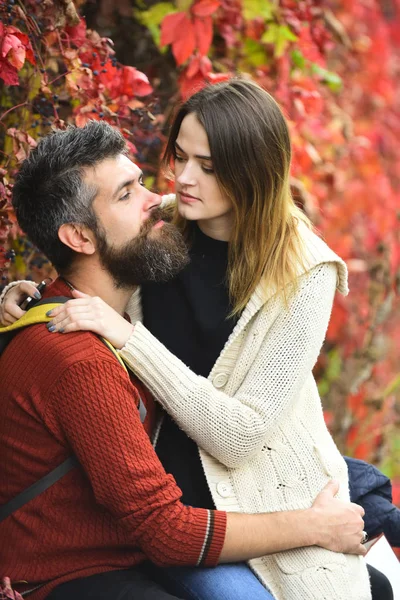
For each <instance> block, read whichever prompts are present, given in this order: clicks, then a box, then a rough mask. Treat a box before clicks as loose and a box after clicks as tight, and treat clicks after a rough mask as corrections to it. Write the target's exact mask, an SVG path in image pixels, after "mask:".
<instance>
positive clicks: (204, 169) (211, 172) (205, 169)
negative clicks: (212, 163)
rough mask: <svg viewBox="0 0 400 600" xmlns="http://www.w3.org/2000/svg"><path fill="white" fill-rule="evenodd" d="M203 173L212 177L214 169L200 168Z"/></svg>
mask: <svg viewBox="0 0 400 600" xmlns="http://www.w3.org/2000/svg"><path fill="white" fill-rule="evenodd" d="M201 168H202V169H203V171H204V173H207V175H212V174H213V173H214V169H211V168H210V167H201Z"/></svg>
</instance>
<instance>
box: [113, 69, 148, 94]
mask: <svg viewBox="0 0 400 600" xmlns="http://www.w3.org/2000/svg"><path fill="white" fill-rule="evenodd" d="M152 91H153V88H152V87H151V85H150V83H149V80H148V79H147V77H146V75H145V74H144V73H142V72H141V71H138V70H137V69H135V67H124V68H123V70H122V90H121V93H123V94H126V95H127V96H148V95H149V94H151V93H152Z"/></svg>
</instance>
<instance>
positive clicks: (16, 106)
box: [0, 101, 28, 125]
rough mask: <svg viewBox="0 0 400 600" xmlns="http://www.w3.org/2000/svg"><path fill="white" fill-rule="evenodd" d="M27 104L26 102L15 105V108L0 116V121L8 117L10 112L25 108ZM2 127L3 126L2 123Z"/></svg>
mask: <svg viewBox="0 0 400 600" xmlns="http://www.w3.org/2000/svg"><path fill="white" fill-rule="evenodd" d="M27 104H28V102H27V101H25V102H22V103H21V104H16V105H15V106H12V107H11V108H9V109H8V110H6V112H5V113H3V114H2V115H1V116H0V121H2V120H3V119H4V117H6V116H7V115H8V113H10V112H11V111H13V110H15V109H16V108H21V106H26V105H27ZM3 125H4V123H3Z"/></svg>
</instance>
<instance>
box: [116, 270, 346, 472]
mask: <svg viewBox="0 0 400 600" xmlns="http://www.w3.org/2000/svg"><path fill="white" fill-rule="evenodd" d="M336 282H337V268H336V266H335V264H333V263H324V264H321V265H318V266H316V267H314V268H313V269H312V270H311V271H309V272H308V273H307V274H306V275H304V276H303V277H301V278H300V280H299V287H298V289H297V291H296V293H295V294H294V295H293V297H292V298H291V300H290V302H289V306H288V309H286V310H285V309H283V308H282V310H280V311H279V312H278V315H277V316H276V318H275V320H274V321H273V324H272V325H271V326H270V327H269V329H268V331H265V332H263V331H259V332H256V335H257V334H258V335H262V334H264V339H263V341H262V343H261V345H260V347H259V350H258V352H257V354H256V357H255V359H254V357H253V356H251V357H250V356H249V355H248V351H246V350H244V351H243V353H242V355H241V356H240V358H239V360H240V361H248V362H249V367H248V371H247V374H246V376H245V377H244V380H243V382H242V384H241V385H240V387H239V389H238V390H237V392H236V393H235V395H234V396H233V397H232V396H228V395H227V394H226V393H224V392H223V391H221V390H218V389H216V388H215V387H214V386H213V384H212V382H211V381H210V380H208V379H205V378H204V377H200V376H198V375H196V374H194V373H193V372H192V371H191V370H190V369H189V368H188V367H187V366H186V365H184V363H183V362H182V361H180V360H179V359H178V358H176V356H174V355H173V354H172V353H171V352H169V351H168V350H167V349H166V348H165V346H163V344H161V343H160V342H159V341H158V340H157V339H156V338H155V337H154V336H153V335H152V334H151V333H150V332H149V331H148V330H147V329H146V328H145V327H144V326H143V325H142V324H141V323H137V324H136V325H135V329H134V332H133V334H132V336H131V337H130V339H129V340H128V342H127V343H126V345H125V346H124V348H123V349H122V350H121V354H122V356H123V358H124V359H125V360H126V362H127V363H128V364H129V366H130V367H131V368H132V370H133V371H134V372H135V373H136V374H137V375H138V377H139V379H141V380H142V381H143V382H144V383H145V384H146V385H147V386H148V387H149V389H150V390H151V392H152V393H153V395H154V396H155V397H156V399H157V400H158V401H159V402H160V403H161V404H162V406H163V407H164V408H165V409H166V410H167V412H168V413H169V414H170V415H171V416H172V418H173V419H174V420H175V421H176V422H177V423H178V424H179V426H180V427H181V428H182V429H183V430H184V431H185V432H186V433H187V434H188V435H189V436H190V437H191V438H193V439H194V440H195V441H196V442H197V443H198V444H199V446H201V447H202V448H203V449H204V450H206V451H207V452H208V453H209V454H211V455H213V456H214V457H215V458H217V459H218V460H219V461H220V462H221V463H223V464H224V465H226V466H227V467H232V468H234V467H238V466H240V465H241V464H244V463H246V462H247V461H248V459H249V458H250V457H251V456H253V455H254V454H256V453H257V452H258V451H260V450H261V447H262V446H263V444H264V443H265V440H266V439H267V438H268V434H269V433H272V432H273V431H274V427H275V426H276V424H277V423H278V422H279V421H280V419H282V418H283V417H284V415H285V413H286V411H288V409H289V408H290V407H291V406H292V404H293V403H294V402H296V399H297V398H298V397H299V394H300V392H301V389H302V387H303V386H304V384H305V382H306V379H307V378H308V377H309V376H310V374H311V371H312V368H313V366H314V365H315V363H316V361H317V358H318V355H319V352H320V349H321V346H322V343H323V340H324V337H325V334H326V330H327V327H328V323H329V318H330V314H331V309H332V303H333V297H334V294H335V289H336ZM260 328H261V326H260ZM253 335H254V333H253Z"/></svg>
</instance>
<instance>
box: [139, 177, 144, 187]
mask: <svg viewBox="0 0 400 600" xmlns="http://www.w3.org/2000/svg"><path fill="white" fill-rule="evenodd" d="M139 185H142V186H143V187H144V180H143V177H141V178H140V179H139Z"/></svg>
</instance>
